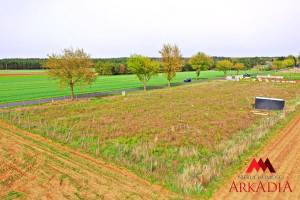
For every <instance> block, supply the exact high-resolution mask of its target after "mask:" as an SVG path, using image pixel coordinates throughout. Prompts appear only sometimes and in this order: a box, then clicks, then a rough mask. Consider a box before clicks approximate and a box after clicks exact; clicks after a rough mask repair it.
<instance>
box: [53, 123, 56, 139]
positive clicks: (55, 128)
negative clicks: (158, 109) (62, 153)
mask: <svg viewBox="0 0 300 200" xmlns="http://www.w3.org/2000/svg"><path fill="white" fill-rule="evenodd" d="M56 126H57V125H56V124H55V126H54V129H53V133H52V137H53V138H55V131H56Z"/></svg>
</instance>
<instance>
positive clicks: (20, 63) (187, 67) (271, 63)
mask: <svg viewBox="0 0 300 200" xmlns="http://www.w3.org/2000/svg"><path fill="white" fill-rule="evenodd" d="M289 57H291V58H292V59H293V60H294V61H296V60H299V56H298V58H297V59H296V58H295V57H294V56H291V55H290V56H289ZM149 58H150V59H151V60H156V61H158V62H159V65H160V68H161V69H162V64H161V58H159V57H149ZM286 58H287V57H283V56H282V57H239V58H234V57H232V58H231V57H219V56H212V59H213V63H212V65H210V66H209V68H208V69H209V70H210V69H215V68H216V65H217V62H218V61H220V60H230V61H231V62H233V63H234V64H236V63H243V64H244V66H245V69H251V68H253V67H255V66H265V67H261V70H266V71H267V70H275V69H279V68H281V67H283V66H285V65H287V63H284V62H283V61H284V60H285V59H286ZM91 59H92V61H93V66H92V67H95V69H96V70H97V71H98V73H99V74H100V75H118V74H130V73H131V71H130V70H128V66H127V61H128V59H129V57H121V58H91ZM182 59H183V64H182V66H181V68H180V69H179V71H195V69H194V68H193V67H192V64H191V63H190V62H189V60H190V58H187V57H183V58H182ZM46 61H48V58H8V59H7V58H6V59H0V70H5V69H8V70H23V69H24V70H26V69H28V70H30V69H45V68H44V67H43V65H42V64H43V62H46ZM298 62H299V61H298Z"/></svg>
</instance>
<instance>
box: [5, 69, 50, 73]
mask: <svg viewBox="0 0 300 200" xmlns="http://www.w3.org/2000/svg"><path fill="white" fill-rule="evenodd" d="M45 72H47V70H42V69H32V70H0V74H23V73H45Z"/></svg>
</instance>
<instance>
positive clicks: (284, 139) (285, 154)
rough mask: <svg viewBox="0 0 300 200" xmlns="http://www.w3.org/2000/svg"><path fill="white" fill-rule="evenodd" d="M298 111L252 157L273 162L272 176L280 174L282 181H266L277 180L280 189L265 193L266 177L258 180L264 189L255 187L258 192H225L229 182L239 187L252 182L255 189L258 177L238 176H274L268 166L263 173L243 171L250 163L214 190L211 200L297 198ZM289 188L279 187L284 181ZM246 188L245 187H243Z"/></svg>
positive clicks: (299, 174) (299, 190)
mask: <svg viewBox="0 0 300 200" xmlns="http://www.w3.org/2000/svg"><path fill="white" fill-rule="evenodd" d="M299 152H300V114H298V115H297V116H296V117H295V118H294V119H293V120H292V121H291V122H290V123H289V124H288V126H287V127H286V128H285V129H284V130H283V131H282V132H281V133H280V134H279V135H277V136H276V138H274V139H273V140H271V141H270V142H269V144H268V145H267V146H266V147H265V148H264V150H263V151H262V152H261V153H259V155H257V156H255V158H256V160H257V161H258V159H259V158H262V159H263V160H265V159H266V158H269V160H270V162H271V164H272V165H273V167H274V169H275V171H276V173H275V175H283V176H284V179H283V180H269V182H275V183H277V186H278V183H279V182H281V188H282V190H281V192H278V189H277V191H276V192H267V189H268V188H267V182H268V181H267V180H261V181H262V183H263V184H264V187H265V190H266V192H263V191H262V189H259V190H258V192H240V191H239V192H236V191H235V190H234V189H232V190H231V192H229V190H230V188H231V186H232V183H233V181H234V182H235V184H236V186H238V189H239V183H240V182H243V183H246V185H247V184H248V183H255V184H256V187H254V188H255V190H256V189H257V186H258V183H259V181H258V180H241V179H239V178H238V175H260V176H261V175H274V174H272V173H270V172H269V171H268V169H267V170H266V171H265V172H263V171H262V170H261V169H260V170H259V172H256V171H255V170H253V171H252V173H251V174H247V173H246V170H247V168H248V166H249V164H250V162H249V164H248V165H247V166H246V168H244V169H243V170H241V171H240V172H238V173H237V175H236V176H234V177H233V178H232V179H231V180H230V181H229V182H228V184H225V185H224V186H223V187H222V188H221V189H220V190H219V191H217V192H216V193H215V194H214V196H213V198H214V199H247V200H248V199H249V200H251V199H252V200H256V199H263V200H265V199H291V200H292V199H300V187H299V186H300V161H299V159H300V153H299ZM287 181H288V182H289V185H290V187H291V189H292V192H290V190H289V189H288V188H287V189H286V190H285V192H282V191H283V188H284V186H285V183H286V182H287ZM246 188H247V187H246Z"/></svg>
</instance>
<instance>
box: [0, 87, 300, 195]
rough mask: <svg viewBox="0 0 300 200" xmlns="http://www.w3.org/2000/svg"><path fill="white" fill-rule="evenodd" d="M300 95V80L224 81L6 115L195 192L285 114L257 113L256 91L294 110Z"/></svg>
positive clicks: (186, 191)
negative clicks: (267, 81)
mask: <svg viewBox="0 0 300 200" xmlns="http://www.w3.org/2000/svg"><path fill="white" fill-rule="evenodd" d="M299 94H300V84H290V83H286V84H282V83H261V82H248V81H240V82H226V81H218V82H209V83H201V84H191V85H185V86H180V87H174V88H170V89H159V90H152V91H147V92H138V93H132V94H129V95H126V96H112V97H104V98H99V99H89V100H88V99H87V100H80V101H78V102H74V103H70V102H64V101H62V102H58V103H56V105H52V104H46V105H42V106H31V107H24V108H14V109H9V110H4V111H3V112H2V117H3V118H4V119H5V120H6V121H10V122H11V123H14V124H16V125H18V126H21V127H23V128H26V129H30V130H31V131H34V132H36V133H38V134H41V135H43V136H46V137H50V138H53V139H54V140H57V141H60V142H62V143H64V144H66V145H68V146H69V147H71V148H74V149H79V150H82V151H85V152H86V153H88V154H90V155H94V156H100V157H102V158H104V159H107V160H109V161H114V162H116V163H118V164H120V165H122V166H126V167H127V168H129V169H131V170H133V171H135V172H136V173H138V174H139V175H141V176H143V177H147V178H148V179H149V180H151V181H153V182H158V183H160V184H162V185H164V186H166V187H167V188H169V189H171V190H173V191H175V192H177V193H180V194H183V195H188V196H190V195H192V196H193V195H197V194H199V193H205V192H207V191H206V186H207V185H208V184H209V183H210V182H211V181H212V180H214V177H216V176H219V175H222V169H223V168H224V167H227V166H230V165H231V164H233V163H234V162H235V161H236V160H237V159H239V157H240V155H241V154H243V153H244V152H245V151H247V149H249V148H250V147H251V146H252V145H257V144H259V142H260V138H262V137H263V136H264V135H265V134H266V131H267V129H268V127H270V126H273V125H274V124H275V123H276V122H277V121H279V119H280V118H281V117H282V116H283V115H282V113H280V112H270V113H266V115H254V114H253V113H252V112H251V110H253V104H254V101H255V97H256V96H262V97H273V98H282V99H284V100H286V102H287V104H286V112H290V111H291V110H293V109H294V106H295V105H296V104H297V103H298V102H299V100H300V97H299Z"/></svg>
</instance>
